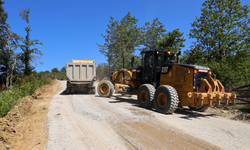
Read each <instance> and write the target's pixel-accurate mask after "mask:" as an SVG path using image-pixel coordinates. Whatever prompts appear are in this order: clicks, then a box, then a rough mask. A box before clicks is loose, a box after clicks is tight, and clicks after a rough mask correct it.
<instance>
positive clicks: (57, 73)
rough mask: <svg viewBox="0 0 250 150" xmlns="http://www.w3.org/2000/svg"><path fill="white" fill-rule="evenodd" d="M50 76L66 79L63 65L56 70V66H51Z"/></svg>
mask: <svg viewBox="0 0 250 150" xmlns="http://www.w3.org/2000/svg"><path fill="white" fill-rule="evenodd" d="M48 74H50V77H51V78H53V79H58V80H67V77H66V67H63V68H62V69H61V70H60V71H59V70H58V68H53V69H52V70H51V73H48Z"/></svg>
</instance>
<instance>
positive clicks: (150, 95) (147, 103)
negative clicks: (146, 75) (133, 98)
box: [137, 84, 155, 108]
mask: <svg viewBox="0 0 250 150" xmlns="http://www.w3.org/2000/svg"><path fill="white" fill-rule="evenodd" d="M145 94H146V95H145ZM154 94H155V87H154V86H153V85H151V84H142V85H141V86H140V87H139V89H138V92H137V100H138V104H139V105H140V106H141V107H144V108H151V107H152V104H153V100H154Z"/></svg>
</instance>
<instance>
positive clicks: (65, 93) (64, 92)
mask: <svg viewBox="0 0 250 150" xmlns="http://www.w3.org/2000/svg"><path fill="white" fill-rule="evenodd" d="M60 95H94V94H87V93H80V92H78V93H74V94H68V93H67V91H66V90H64V91H62V93H60Z"/></svg>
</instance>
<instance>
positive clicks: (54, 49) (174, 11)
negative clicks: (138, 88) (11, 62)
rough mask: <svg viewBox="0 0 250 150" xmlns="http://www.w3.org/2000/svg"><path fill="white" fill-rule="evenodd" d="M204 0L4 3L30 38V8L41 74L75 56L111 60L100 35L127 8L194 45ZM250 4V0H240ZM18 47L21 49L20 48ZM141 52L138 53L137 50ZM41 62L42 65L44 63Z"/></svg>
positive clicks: (20, 32) (14, 24)
mask: <svg viewBox="0 0 250 150" xmlns="http://www.w3.org/2000/svg"><path fill="white" fill-rule="evenodd" d="M204 1H205V0H154V1H153V0H91V1H90V0H88V1H85V0H71V1H69V0H5V4H4V5H3V7H4V8H5V11H6V12H7V13H8V16H9V17H8V20H7V23H8V24H9V25H10V26H11V31H13V32H15V33H17V34H18V35H20V36H22V37H25V36H26V32H25V31H24V28H25V27H26V25H27V24H26V22H25V21H24V20H22V19H21V18H20V17H19V13H20V11H22V10H24V9H27V8H29V9H30V23H29V24H30V26H31V30H32V31H31V33H30V38H31V39H32V40H33V39H39V40H40V42H42V43H43V46H42V45H37V46H35V47H36V48H38V49H39V50H40V51H41V52H42V53H43V56H41V58H40V59H37V60H36V63H34V64H33V65H34V67H35V70H36V71H37V72H40V71H46V70H49V71H51V69H53V68H58V69H59V70H60V69H61V68H62V67H64V66H65V65H66V62H72V59H80V60H95V63H96V64H98V63H104V62H105V63H106V62H107V61H106V58H105V56H104V55H103V54H101V53H100V52H99V47H98V46H97V44H96V43H99V44H104V42H105V41H104V38H102V36H101V34H104V35H105V34H106V31H105V30H106V29H107V25H108V24H109V22H108V21H109V20H110V17H111V16H112V17H114V19H115V20H121V19H122V18H123V17H124V16H125V15H126V14H127V13H128V12H130V13H131V15H132V16H133V17H135V18H136V19H138V22H137V25H138V27H142V26H143V25H144V24H145V22H150V23H152V21H153V19H155V18H156V17H158V19H159V21H161V22H162V23H163V24H164V25H165V29H166V30H167V32H169V31H173V30H174V29H177V28H179V30H180V32H184V38H185V39H186V41H185V42H184V44H185V47H184V48H183V49H182V50H181V51H182V53H183V51H185V50H187V49H189V47H190V46H191V44H192V41H195V40H194V39H189V37H188V34H189V31H190V29H191V23H192V22H194V20H195V16H198V17H199V16H200V15H201V6H202V3H203V2H204ZM241 4H242V5H250V0H241ZM19 51H20V49H17V50H16V52H19ZM136 53H138V52H136ZM40 62H41V63H40Z"/></svg>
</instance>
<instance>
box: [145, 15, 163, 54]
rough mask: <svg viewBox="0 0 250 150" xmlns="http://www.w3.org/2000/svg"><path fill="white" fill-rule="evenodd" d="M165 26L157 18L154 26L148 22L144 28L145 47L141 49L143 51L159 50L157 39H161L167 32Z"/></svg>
mask: <svg viewBox="0 0 250 150" xmlns="http://www.w3.org/2000/svg"><path fill="white" fill-rule="evenodd" d="M164 27H165V25H163V24H162V23H161V22H160V21H159V20H158V17H156V18H155V19H154V20H153V22H152V24H150V23H149V22H146V23H145V25H144V26H143V31H144V33H143V42H142V43H143V45H144V46H145V47H143V48H141V50H153V49H156V48H157V39H161V38H162V37H163V36H164V35H165V33H164V32H166V31H167V30H166V29H164Z"/></svg>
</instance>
